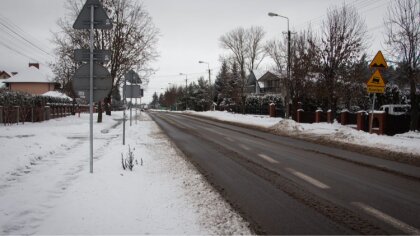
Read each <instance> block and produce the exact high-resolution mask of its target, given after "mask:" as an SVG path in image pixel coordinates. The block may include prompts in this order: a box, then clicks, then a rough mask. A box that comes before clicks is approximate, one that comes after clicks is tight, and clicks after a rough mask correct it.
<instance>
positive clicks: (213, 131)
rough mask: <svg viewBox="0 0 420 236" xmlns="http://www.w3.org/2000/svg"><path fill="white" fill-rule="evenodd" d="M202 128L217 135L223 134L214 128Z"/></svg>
mask: <svg viewBox="0 0 420 236" xmlns="http://www.w3.org/2000/svg"><path fill="white" fill-rule="evenodd" d="M203 129H205V130H208V131H210V132H212V133H215V134H218V135H224V134H223V133H221V132H219V131H216V130H214V129H211V128H207V127H203Z"/></svg>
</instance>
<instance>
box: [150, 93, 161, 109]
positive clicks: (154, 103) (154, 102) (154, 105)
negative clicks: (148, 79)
mask: <svg viewBox="0 0 420 236" xmlns="http://www.w3.org/2000/svg"><path fill="white" fill-rule="evenodd" d="M158 104H159V98H158V95H157V93H156V92H155V93H153V96H152V102H151V103H150V106H151V107H152V108H154V109H156V108H157V106H158Z"/></svg>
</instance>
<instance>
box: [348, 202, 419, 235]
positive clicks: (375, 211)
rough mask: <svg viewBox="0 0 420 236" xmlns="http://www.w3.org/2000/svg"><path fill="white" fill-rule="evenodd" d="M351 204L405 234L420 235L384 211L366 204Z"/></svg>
mask: <svg viewBox="0 0 420 236" xmlns="http://www.w3.org/2000/svg"><path fill="white" fill-rule="evenodd" d="M351 204H353V205H354V206H357V207H359V208H360V209H362V210H363V211H365V212H366V213H368V214H369V215H372V216H374V217H376V218H378V219H380V220H383V221H385V222H386V223H388V224H390V225H392V226H393V227H395V228H397V229H400V230H401V231H403V232H404V233H407V234H414V235H420V230H418V229H416V228H414V227H412V226H410V225H408V224H406V223H404V222H402V221H400V220H397V219H395V218H393V217H392V216H389V215H387V214H385V213H383V212H382V211H380V210H378V209H375V208H373V207H371V206H368V205H366V204H364V203H361V202H352V203H351Z"/></svg>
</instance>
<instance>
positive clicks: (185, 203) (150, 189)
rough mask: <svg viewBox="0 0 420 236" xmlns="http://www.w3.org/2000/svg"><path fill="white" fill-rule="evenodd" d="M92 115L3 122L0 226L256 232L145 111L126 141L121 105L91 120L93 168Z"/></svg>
mask: <svg viewBox="0 0 420 236" xmlns="http://www.w3.org/2000/svg"><path fill="white" fill-rule="evenodd" d="M88 118H89V117H88V115H87V114H82V116H81V117H80V118H79V117H77V116H71V117H66V118H59V119H54V120H50V121H47V122H42V123H34V124H32V123H26V124H24V125H21V124H19V125H12V126H0V234H250V233H251V232H250V231H249V229H248V227H247V225H248V224H247V223H246V222H244V221H243V220H242V218H241V217H240V216H238V215H237V214H236V213H235V212H233V211H232V210H231V208H230V206H229V205H228V204H227V203H226V202H224V201H223V200H222V198H221V196H220V195H219V194H218V193H216V192H215V191H214V190H213V189H212V188H211V187H210V186H209V185H208V184H207V183H206V182H205V180H204V178H203V177H202V176H201V175H200V174H199V173H198V172H197V171H196V170H195V169H194V167H192V166H191V165H190V164H189V163H188V162H186V161H185V160H184V159H183V157H182V156H180V155H181V154H178V153H177V151H176V149H175V148H174V147H172V145H171V143H170V141H168V140H167V138H166V136H165V135H163V134H162V133H161V131H160V129H159V128H158V126H157V125H156V124H155V123H154V122H153V121H151V119H150V118H149V116H148V115H147V114H144V113H142V114H141V115H140V117H139V118H138V121H137V124H136V123H135V122H133V126H132V127H130V126H129V122H127V139H126V144H127V145H126V146H123V145H122V124H121V118H122V113H117V112H114V113H113V115H112V117H111V118H110V117H108V116H104V122H103V123H101V124H97V123H95V124H94V137H95V139H94V173H93V174H90V173H89V155H88V150H89V139H88V130H89V125H88ZM128 145H130V147H131V148H132V149H135V150H134V156H135V158H136V160H137V162H138V164H137V165H135V166H134V170H133V171H132V172H130V171H127V170H123V169H122V167H121V153H124V155H125V154H126V153H127V152H128ZM141 164H143V165H141Z"/></svg>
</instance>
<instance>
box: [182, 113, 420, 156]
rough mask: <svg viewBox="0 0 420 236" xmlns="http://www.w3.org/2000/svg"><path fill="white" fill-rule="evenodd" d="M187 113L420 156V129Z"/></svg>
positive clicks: (227, 114) (224, 114) (226, 114)
mask: <svg viewBox="0 0 420 236" xmlns="http://www.w3.org/2000/svg"><path fill="white" fill-rule="evenodd" d="M187 113H189V114H192V115H198V116H205V117H211V118H214V119H218V120H224V121H230V122H237V123H241V124H249V125H254V126H261V127H264V128H269V129H273V130H276V131H279V132H282V133H287V134H290V135H293V136H299V135H306V136H308V135H309V136H311V137H313V138H317V137H322V138H323V139H325V140H331V141H338V142H343V143H351V144H357V145H361V146H366V148H369V147H376V148H378V147H380V148H382V149H384V150H390V151H396V152H402V153H408V154H414V155H420V132H408V133H404V134H397V135H394V136H386V135H377V134H369V133H366V132H364V131H359V130H356V129H353V128H352V127H350V126H343V125H341V124H338V123H333V124H329V123H314V124H301V123H297V122H295V121H294V120H286V119H282V118H270V117H268V116H261V115H242V114H234V113H229V112H222V111H207V112H193V111H188V112H187Z"/></svg>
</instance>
